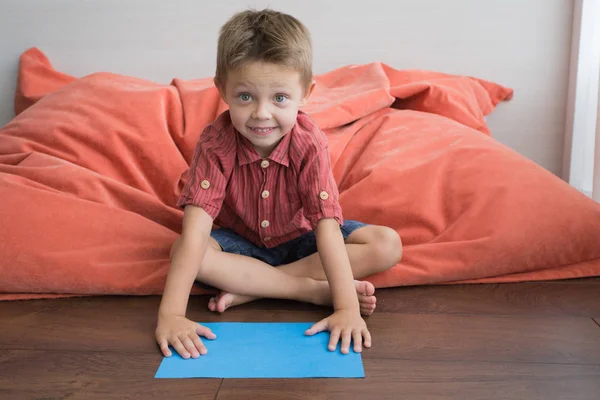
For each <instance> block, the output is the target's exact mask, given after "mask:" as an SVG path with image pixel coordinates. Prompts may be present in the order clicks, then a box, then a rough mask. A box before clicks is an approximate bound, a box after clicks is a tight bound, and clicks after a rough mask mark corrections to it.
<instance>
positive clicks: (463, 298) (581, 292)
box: [376, 279, 600, 317]
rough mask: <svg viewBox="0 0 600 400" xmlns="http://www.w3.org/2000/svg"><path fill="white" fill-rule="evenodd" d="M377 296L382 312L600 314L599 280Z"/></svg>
mask: <svg viewBox="0 0 600 400" xmlns="http://www.w3.org/2000/svg"><path fill="white" fill-rule="evenodd" d="M376 296H377V300H378V305H377V310H378V311H382V312H399V313H446V314H495V315H507V314H510V315H570V316H580V317H594V316H596V315H600V279H586V280H573V281H556V282H523V283H502V284H476V285H448V286H445V285H442V286H420V287H406V288H391V289H378V290H377V292H376Z"/></svg>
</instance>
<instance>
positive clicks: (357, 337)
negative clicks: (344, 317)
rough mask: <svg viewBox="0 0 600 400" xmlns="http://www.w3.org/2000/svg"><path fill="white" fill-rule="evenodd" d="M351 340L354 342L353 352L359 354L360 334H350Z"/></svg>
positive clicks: (361, 339)
mask: <svg viewBox="0 0 600 400" xmlns="http://www.w3.org/2000/svg"><path fill="white" fill-rule="evenodd" d="M352 340H353V341H354V351H355V352H356V353H360V352H361V351H362V341H363V336H362V333H360V331H354V332H352Z"/></svg>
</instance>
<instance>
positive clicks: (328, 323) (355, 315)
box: [305, 309, 371, 354]
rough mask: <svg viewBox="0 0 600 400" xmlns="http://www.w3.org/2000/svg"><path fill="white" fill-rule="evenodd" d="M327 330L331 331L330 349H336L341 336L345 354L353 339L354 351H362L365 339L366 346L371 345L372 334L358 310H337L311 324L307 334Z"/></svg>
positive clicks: (310, 334)
mask: <svg viewBox="0 0 600 400" xmlns="http://www.w3.org/2000/svg"><path fill="white" fill-rule="evenodd" d="M325 330H328V331H329V332H331V336H330V338H329V346H328V348H329V350H330V351H334V350H335V348H336V347H337V344H338V341H339V340H340V337H341V339H342V353H343V354H348V353H349V351H350V350H349V349H350V341H351V340H354V351H355V352H357V353H360V352H361V351H362V343H363V339H364V342H365V347H371V334H370V333H369V330H368V329H367V324H366V323H365V321H364V320H363V319H362V317H361V316H360V313H359V312H358V310H348V309H346V310H344V309H341V310H337V311H336V312H334V313H333V314H332V315H330V316H329V317H327V318H325V319H324V320H321V321H319V322H317V323H316V324H314V325H313V326H311V327H310V329H308V330H307V331H306V332H305V334H306V335H309V336H312V335H314V334H316V333H319V332H322V331H325Z"/></svg>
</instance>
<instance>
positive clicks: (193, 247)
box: [159, 205, 212, 315]
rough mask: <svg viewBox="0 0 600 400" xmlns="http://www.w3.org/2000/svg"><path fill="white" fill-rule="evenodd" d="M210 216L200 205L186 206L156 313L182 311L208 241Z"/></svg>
mask: <svg viewBox="0 0 600 400" xmlns="http://www.w3.org/2000/svg"><path fill="white" fill-rule="evenodd" d="M211 228H212V218H211V217H210V216H209V215H208V214H207V213H206V211H204V210H203V209H202V208H199V207H195V206H192V205H188V206H186V207H185V211H184V217H183V229H182V232H181V237H180V239H179V247H178V248H177V249H176V250H175V251H174V253H173V256H172V258H171V268H170V269H169V275H168V276H167V281H166V283H165V288H164V292H163V297H162V301H161V304H160V309H159V314H176V315H185V311H186V309H187V302H188V299H189V294H190V291H191V290H192V285H193V284H194V281H195V279H196V276H197V275H198V268H199V266H200V263H201V262H202V259H203V258H204V254H205V253H206V247H207V245H208V237H209V235H210V230H211Z"/></svg>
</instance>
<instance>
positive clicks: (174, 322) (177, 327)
mask: <svg viewBox="0 0 600 400" xmlns="http://www.w3.org/2000/svg"><path fill="white" fill-rule="evenodd" d="M198 335H200V336H204V337H205V338H207V339H215V338H216V337H217V336H216V335H215V334H214V333H213V332H212V331H211V330H210V329H209V328H207V327H205V326H202V325H200V324H197V323H196V322H193V321H190V320H189V319H187V318H185V317H182V316H181V315H166V316H160V317H159V318H158V326H157V327H156V341H157V342H158V345H159V346H160V350H161V351H162V353H163V354H164V356H165V357H170V356H171V350H169V345H171V346H173V347H174V348H175V350H176V351H177V353H179V355H180V356H181V357H183V358H186V359H187V358H190V356H191V357H193V358H198V357H199V356H200V354H206V353H207V352H208V351H207V350H206V346H204V343H202V340H200V338H199V337H198Z"/></svg>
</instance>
